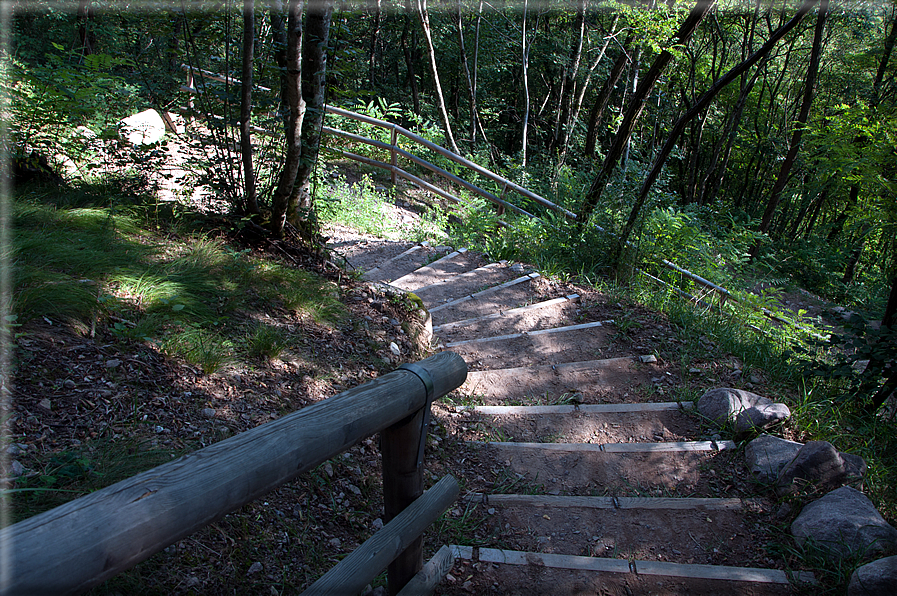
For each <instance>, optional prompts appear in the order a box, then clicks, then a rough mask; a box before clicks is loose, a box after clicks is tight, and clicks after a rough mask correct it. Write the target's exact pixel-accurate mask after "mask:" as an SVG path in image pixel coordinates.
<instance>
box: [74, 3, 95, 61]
mask: <svg viewBox="0 0 897 596" xmlns="http://www.w3.org/2000/svg"><path fill="white" fill-rule="evenodd" d="M94 14H95V11H94V8H93V0H79V1H78V13H77V17H76V19H77V21H78V40H79V41H80V43H81V48H80V52H81V55H82V56H89V55H90V54H93V53H94V52H95V51H96V45H97V39H96V35H95V34H94V32H93V28H92V27H91V21H93V18H94Z"/></svg>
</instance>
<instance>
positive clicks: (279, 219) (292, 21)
mask: <svg viewBox="0 0 897 596" xmlns="http://www.w3.org/2000/svg"><path fill="white" fill-rule="evenodd" d="M286 40H287V41H286V52H285V55H284V66H283V67H282V69H281V75H280V77H281V90H282V92H283V93H284V94H285V97H284V98H283V99H282V101H283V103H285V104H286V105H287V106H288V108H289V114H288V118H287V119H286V120H287V121H286V124H285V126H286V147H285V150H284V151H285V155H284V160H283V168H282V169H281V170H280V175H279V176H278V178H277V187H276V188H275V189H274V196H273V197H272V199H271V224H270V226H271V231H272V232H274V234H275V235H277V236H281V235H283V228H284V224H285V223H286V219H287V211H288V210H289V207H290V196H291V195H292V194H293V186H294V185H295V181H296V172H297V171H298V170H299V158H300V156H301V154H302V122H303V121H304V119H305V100H304V99H302V0H290V2H289V4H288V16H287V32H286Z"/></svg>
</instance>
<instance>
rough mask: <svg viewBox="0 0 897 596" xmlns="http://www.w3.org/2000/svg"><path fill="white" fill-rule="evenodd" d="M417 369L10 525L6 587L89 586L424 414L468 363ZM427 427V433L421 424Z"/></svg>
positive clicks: (24, 590)
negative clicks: (361, 443)
mask: <svg viewBox="0 0 897 596" xmlns="http://www.w3.org/2000/svg"><path fill="white" fill-rule="evenodd" d="M416 367H417V368H413V370H406V369H399V370H395V371H393V372H391V373H389V374H386V375H384V376H382V377H380V378H378V379H376V380H374V381H371V382H370V383H366V384H364V385H361V386H359V387H355V388H353V389H349V390H348V391H344V392H342V393H340V394H339V395H336V396H334V397H331V398H329V399H326V400H324V401H321V402H318V403H316V404H314V405H311V406H308V407H306V408H303V409H301V410H299V411H297V412H294V413H292V414H289V415H287V416H284V417H283V418H280V419H278V420H274V421H272V422H268V423H267V424H264V425H262V426H259V427H257V428H254V429H252V430H249V431H246V432H244V433H241V434H239V435H236V436H234V437H231V438H229V439H226V440H224V441H221V442H219V443H215V444H214V445H210V446H209V447H205V448H204V449H200V450H198V451H194V452H192V453H189V454H187V455H185V456H183V457H181V458H179V459H177V460H175V461H172V462H169V463H167V464H164V465H161V466H159V467H157V468H153V469H152V470H148V471H146V472H143V473H140V474H137V475H136V476H133V477H131V478H128V479H127V480H123V481H121V482H119V483H117V484H113V485H112V486H109V487H106V488H104V489H102V490H98V491H96V492H94V493H91V494H89V495H86V496H84V497H81V498H79V499H76V500H74V501H71V502H69V503H66V504H65V505H61V506H60V507H57V508H55V509H52V510H50V511H46V512H44V513H41V514H38V515H35V516H34V517H31V518H28V519H26V520H24V521H21V522H19V523H17V524H15V525H12V526H9V527H6V528H3V529H2V530H0V552H2V553H3V556H4V576H3V582H4V584H3V587H2V588H0V590H2V593H3V594H10V595H11V594H54V595H60V594H77V593H80V592H83V591H86V590H88V589H89V588H91V587H93V586H96V585H98V584H100V583H102V582H103V581H105V580H107V579H109V578H111V577H113V576H115V575H117V574H118V573H121V572H122V571H125V570H126V569H128V568H130V567H133V566H134V565H136V564H137V563H139V562H141V561H143V560H145V559H147V558H149V557H150V556H151V555H153V554H154V553H156V552H159V551H160V550H162V549H163V548H165V547H166V546H168V545H170V544H173V543H175V542H177V541H178V540H181V539H182V538H184V537H186V536H189V535H190V534H192V533H193V532H196V531H197V530H199V529H200V528H202V527H204V526H206V525H208V524H210V523H212V522H214V521H215V520H217V519H220V518H221V517H223V516H224V515H225V514H226V513H228V512H230V511H233V510H234V509H237V508H238V507H241V506H242V505H245V504H246V503H249V502H250V501H253V500H255V499H257V498H258V497H260V496H262V495H264V494H265V493H267V492H269V491H271V490H272V489H274V488H276V487H277V486H280V485H281V484H283V483H285V482H288V481H289V480H292V479H293V478H295V477H296V476H298V475H299V474H302V473H303V472H306V471H308V470H310V469H312V468H314V467H315V466H317V465H319V464H321V463H323V462H325V461H327V460H328V459H330V458H331V457H333V456H335V455H337V454H339V453H341V452H343V451H345V450H346V449H348V448H349V447H351V446H352V445H354V444H356V443H357V442H358V441H360V440H362V439H363V438H365V437H367V436H369V435H372V434H374V433H377V432H381V431H385V430H387V429H389V428H392V427H393V426H396V425H398V426H402V424H403V423H405V422H406V421H407V420H409V417H410V418H414V417H415V416H417V417H419V416H420V414H421V412H423V410H424V408H428V407H429V401H428V400H429V399H438V398H440V397H442V396H444V395H446V394H447V393H448V392H450V391H452V390H453V389H455V388H457V387H459V386H460V385H461V384H462V383H463V382H464V380H465V378H466V377H467V365H466V364H465V363H464V360H463V359H462V358H461V357H460V356H458V355H457V354H454V353H452V352H441V353H439V354H436V355H435V356H431V357H430V358H427V359H425V360H422V361H420V362H418V363H417V364H416ZM425 377H426V378H425ZM417 428H418V431H420V430H423V429H422V426H421V425H420V422H418V427H417ZM425 438H426V437H425V436H423V437H421V439H422V440H423V439H425ZM413 447H414V450H415V457H416V456H417V445H416V444H415V445H414V446H413ZM392 465H393V462H384V464H383V467H384V468H388V467H390V466H392ZM419 467H420V466H419ZM417 473H418V474H421V471H420V470H418V471H417ZM416 496H417V495H413V496H412V497H411V498H410V499H409V500H413V499H414V498H416ZM406 497H407V495H403V496H402V498H406ZM384 500H386V499H384ZM412 555H414V553H412ZM415 556H416V555H415ZM415 572H416V570H415ZM399 587H401V586H399Z"/></svg>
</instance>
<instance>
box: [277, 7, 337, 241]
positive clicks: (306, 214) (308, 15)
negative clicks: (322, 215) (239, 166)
mask: <svg viewBox="0 0 897 596" xmlns="http://www.w3.org/2000/svg"><path fill="white" fill-rule="evenodd" d="M332 16H333V0H308V3H307V4H306V9H305V42H304V43H303V47H302V77H301V79H302V99H303V100H304V101H305V110H306V112H305V121H304V122H303V124H302V153H301V155H300V158H299V169H298V171H297V172H296V183H295V184H294V185H293V192H292V194H291V195H290V204H291V205H292V208H291V210H290V212H289V213H288V214H287V221H289V222H290V223H292V224H295V225H297V226H298V225H299V224H300V222H302V221H311V222H312V223H313V222H314V205H313V204H312V193H311V177H312V171H313V170H314V167H315V164H316V163H317V161H318V150H319V148H320V146H321V127H322V126H324V90H325V87H326V85H325V81H326V77H327V44H328V42H329V41H330V19H331V17H332ZM302 232H303V235H304V236H305V237H306V238H307V237H308V234H307V233H306V232H309V231H308V230H302Z"/></svg>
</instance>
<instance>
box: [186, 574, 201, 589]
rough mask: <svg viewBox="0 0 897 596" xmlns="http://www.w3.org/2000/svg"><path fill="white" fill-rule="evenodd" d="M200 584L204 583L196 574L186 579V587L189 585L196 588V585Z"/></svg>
mask: <svg viewBox="0 0 897 596" xmlns="http://www.w3.org/2000/svg"><path fill="white" fill-rule="evenodd" d="M200 584H202V582H201V581H200V579H199V578H198V577H196V576H195V575H191V576H190V577H188V578H187V579H186V580H184V587H187V588H195V587H197V586H199V585H200Z"/></svg>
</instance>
